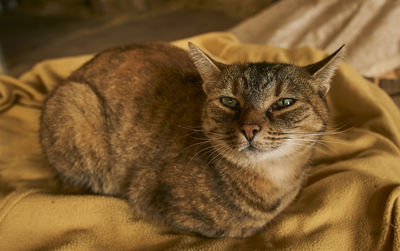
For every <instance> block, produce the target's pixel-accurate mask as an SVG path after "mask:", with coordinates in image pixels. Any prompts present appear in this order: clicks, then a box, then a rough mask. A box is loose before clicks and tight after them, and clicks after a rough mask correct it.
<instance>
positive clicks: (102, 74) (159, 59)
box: [69, 42, 200, 96]
mask: <svg viewBox="0 0 400 251" xmlns="http://www.w3.org/2000/svg"><path fill="white" fill-rule="evenodd" d="M69 81H73V82H80V83H88V84H90V85H92V86H93V87H95V88H96V89H97V90H98V91H99V94H104V95H106V96H107V95H113V90H115V91H120V93H119V95H121V94H123V95H124V96H125V94H126V95H133V94H135V93H140V92H142V91H143V89H144V90H146V91H151V90H152V89H155V90H156V89H161V88H163V89H175V91H176V90H177V89H182V90H181V91H186V90H189V89H190V88H191V86H190V85H189V84H190V83H197V85H198V86H200V84H199V82H200V77H199V75H198V73H197V71H196V68H195V66H194V64H193V62H192V61H191V60H190V58H189V56H188V53H187V52H186V51H184V50H183V49H180V48H177V47H175V46H172V45H170V44H168V43H165V42H153V43H143V44H131V45H126V46H121V47H116V48H112V49H109V50H105V51H103V52H101V53H99V54H98V55H96V56H95V57H94V58H93V59H92V60H90V61H89V62H87V63H86V64H84V65H83V66H82V67H81V68H79V69H78V70H77V71H75V72H74V73H73V74H72V75H71V76H70V77H69ZM149 94H150V93H149ZM175 94H176V93H175Z"/></svg>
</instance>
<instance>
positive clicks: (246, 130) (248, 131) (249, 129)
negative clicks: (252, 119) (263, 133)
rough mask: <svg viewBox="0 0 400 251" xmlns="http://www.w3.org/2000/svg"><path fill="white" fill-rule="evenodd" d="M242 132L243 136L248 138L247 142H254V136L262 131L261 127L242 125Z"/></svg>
mask: <svg viewBox="0 0 400 251" xmlns="http://www.w3.org/2000/svg"><path fill="white" fill-rule="evenodd" d="M240 129H241V130H242V133H243V135H244V136H245V137H246V139H247V141H249V142H250V141H252V140H253V139H254V136H256V134H257V133H258V132H259V131H260V130H261V127H260V126H259V125H255V124H251V125H242V127H241V128H240Z"/></svg>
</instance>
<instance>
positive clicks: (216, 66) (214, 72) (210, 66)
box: [188, 42, 223, 93]
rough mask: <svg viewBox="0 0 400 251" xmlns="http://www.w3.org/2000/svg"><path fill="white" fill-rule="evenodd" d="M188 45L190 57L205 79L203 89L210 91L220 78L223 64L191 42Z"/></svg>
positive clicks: (206, 91)
mask: <svg viewBox="0 0 400 251" xmlns="http://www.w3.org/2000/svg"><path fill="white" fill-rule="evenodd" d="M188 46H189V55H190V58H191V59H192V61H193V63H194V65H195V66H196V68H197V71H198V72H199V73H200V76H201V78H202V79H203V90H204V92H205V93H209V91H210V89H211V88H212V87H213V86H214V85H215V84H216V82H217V80H218V76H219V74H220V73H221V67H222V66H223V64H222V63H219V62H216V61H214V60H213V59H212V58H211V57H210V56H208V55H207V54H206V53H204V52H203V51H202V50H200V49H199V48H198V47H197V46H195V45H194V44H192V43H191V42H189V43H188Z"/></svg>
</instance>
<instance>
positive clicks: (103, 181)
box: [40, 42, 205, 194]
mask: <svg viewBox="0 0 400 251" xmlns="http://www.w3.org/2000/svg"><path fill="white" fill-rule="evenodd" d="M204 99H205V95H204V93H203V92H202V89H201V79H200V76H199V74H198V73H197V71H196V68H195V66H194V65H193V63H192V61H191V60H190V58H189V56H188V53H187V52H186V51H184V50H182V49H179V48H177V47H174V46H171V45H169V44H167V43H161V42H157V43H148V44H133V45H129V46H123V47H118V48H114V49H110V50H106V51H104V52H102V53H100V54H98V55H96V56H95V57H94V58H93V59H92V60H90V61H89V62H87V63H86V64H84V65H83V66H82V67H81V68H79V69H78V70H76V71H75V72H74V73H72V74H71V76H70V77H69V78H68V79H67V81H66V82H65V83H63V84H61V85H60V86H58V87H57V88H56V89H55V90H54V91H53V92H52V93H51V94H50V95H49V97H48V99H47V100H46V102H45V105H44V108H43V112H42V117H41V129H40V134H41V144H42V147H43V150H44V152H45V154H46V156H47V158H48V160H49V162H50V164H51V165H52V166H53V167H54V168H55V169H56V170H58V171H59V173H60V174H62V176H64V178H65V179H67V180H70V181H71V182H72V183H75V184H88V185H89V186H90V187H91V188H92V190H93V191H98V192H102V193H109V194H114V193H118V190H119V189H120V188H118V187H116V186H115V184H122V183H123V182H122V180H125V178H124V177H125V173H126V168H125V167H127V166H132V165H139V164H135V163H140V165H143V166H149V164H150V163H154V161H156V160H157V161H161V162H162V161H166V159H167V158H174V157H173V156H169V153H171V152H177V151H178V149H180V148H181V147H182V146H183V145H185V144H186V143H185V142H184V138H182V127H180V126H179V125H189V126H194V125H195V124H196V123H197V122H198V121H199V120H200V114H201V104H202V102H203V101H204ZM162 145H165V146H167V147H160V146H162ZM174 149H175V150H174ZM66 153H68V154H66ZM160 156H163V158H161V159H160ZM161 162H160V165H161ZM86 172H87V174H86ZM89 173H90V175H89ZM93 173H95V175H93ZM113 184H114V185H113ZM118 186H119V185H118Z"/></svg>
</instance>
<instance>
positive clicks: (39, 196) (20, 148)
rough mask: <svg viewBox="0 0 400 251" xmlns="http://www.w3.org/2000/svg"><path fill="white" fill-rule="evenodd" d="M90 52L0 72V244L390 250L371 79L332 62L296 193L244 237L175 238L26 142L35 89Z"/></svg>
mask: <svg viewBox="0 0 400 251" xmlns="http://www.w3.org/2000/svg"><path fill="white" fill-rule="evenodd" d="M188 41H192V42H193V43H195V44H196V45H198V46H199V47H201V48H202V49H203V50H204V51H206V52H207V53H209V54H210V55H211V56H212V57H213V58H216V59H217V60H220V61H222V62H226V63H231V62H237V61H270V62H296V63H297V64H299V65H305V64H308V63H312V62H316V61H318V60H320V59H321V58H323V57H324V56H326V53H324V52H322V51H318V50H315V49H312V48H307V47H305V48H299V49H280V48H276V47H272V46H265V45H250V44H241V43H240V42H239V41H238V40H237V39H236V38H235V37H234V36H233V35H232V34H230V33H212V34H204V35H200V36H196V37H193V38H188V39H184V40H180V41H176V42H175V43H174V44H176V45H177V46H180V47H182V48H186V47H187V42H188ZM90 57H91V56H90V55H89V56H81V57H74V58H62V59H57V60H49V61H45V62H42V63H39V64H38V65H36V66H35V67H34V68H33V69H32V70H31V71H29V72H27V73H26V74H24V75H23V76H21V77H20V78H19V79H12V78H10V77H7V76H0V90H1V92H0V93H1V95H0V97H1V99H0V107H1V113H0V250H48V249H51V250H181V249H184V250H268V249H271V250H385V249H387V250H389V249H391V250H392V249H393V250H400V228H399V227H400V225H399V224H400V222H399V221H400V217H399V212H400V211H399V210H400V202H399V200H398V198H399V196H400V186H399V184H400V148H399V146H400V111H399V109H397V107H396V106H395V104H394V103H393V102H392V100H391V99H390V98H389V97H388V96H387V95H386V94H385V92H383V91H382V90H381V89H380V88H379V87H377V86H376V85H372V84H370V83H369V82H368V81H367V80H365V79H364V78H363V77H361V76H360V75H359V74H358V73H357V72H356V71H355V70H354V69H353V68H352V67H351V66H349V65H346V64H344V63H343V64H341V65H340V67H339V70H338V72H337V75H336V76H335V77H334V79H333V83H332V88H331V90H330V93H329V97H328V103H329V107H330V109H331V114H332V115H331V119H330V122H329V128H330V129H329V133H328V135H327V136H325V137H324V138H323V141H321V142H320V143H319V144H318V148H317V151H316V154H315V156H314V158H313V160H312V164H311V168H310V176H309V179H308V181H307V183H306V184H305V187H304V189H303V191H302V192H301V194H300V195H299V197H298V198H297V199H296V200H295V201H294V202H293V203H292V204H291V205H290V206H289V207H288V208H287V209H286V210H285V211H284V212H283V213H282V214H280V215H279V216H278V217H277V218H276V219H274V220H273V222H271V223H270V224H269V225H268V226H267V227H266V228H265V229H264V230H263V231H261V232H260V233H258V234H256V235H255V236H253V237H249V238H245V239H231V238H224V239H206V238H202V237H199V236H196V235H192V234H178V233H176V232H174V231H172V230H171V229H169V228H168V227H160V226H156V225H152V224H149V223H147V222H144V221H142V220H141V219H138V218H137V217H135V215H133V213H132V212H131V210H130V208H129V206H128V203H127V202H126V201H124V200H123V199H119V198H114V197H107V196H101V195H93V194H90V193H89V192H88V191H85V190H83V189H76V188H73V187H69V186H66V185H65V184H62V183H61V182H60V181H58V179H57V178H56V177H55V174H54V172H53V171H52V170H51V168H49V166H48V164H46V162H45V160H44V157H43V155H42V153H41V150H40V147H39V143H38V135H37V131H38V118H39V116H40V105H41V103H42V101H43V100H44V98H45V96H46V94H47V93H48V92H49V91H50V90H51V89H52V88H53V87H54V86H56V85H57V84H59V83H60V82H61V81H62V80H63V79H64V78H66V77H67V76H68V75H69V74H70V73H71V72H72V71H73V70H74V69H76V68H77V67H78V66H79V65H81V64H83V63H84V62H86V61H87V60H88V59H89V58H90Z"/></svg>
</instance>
